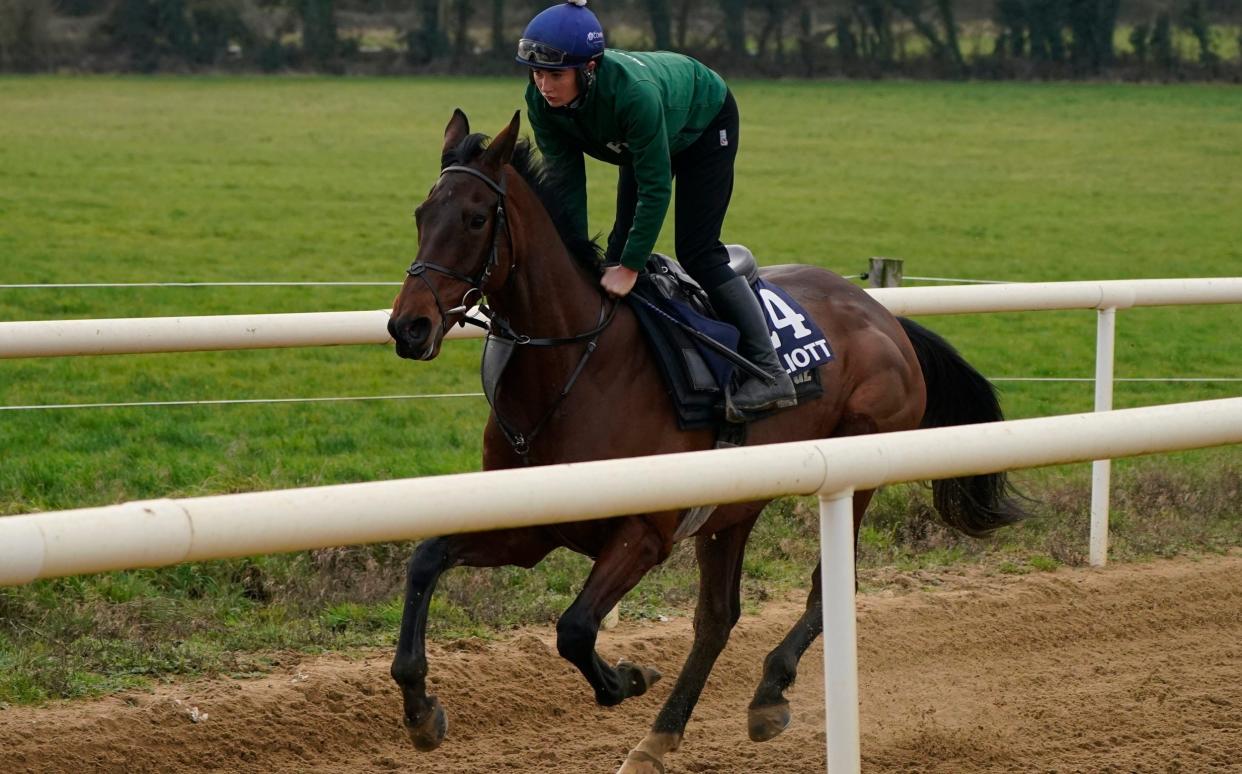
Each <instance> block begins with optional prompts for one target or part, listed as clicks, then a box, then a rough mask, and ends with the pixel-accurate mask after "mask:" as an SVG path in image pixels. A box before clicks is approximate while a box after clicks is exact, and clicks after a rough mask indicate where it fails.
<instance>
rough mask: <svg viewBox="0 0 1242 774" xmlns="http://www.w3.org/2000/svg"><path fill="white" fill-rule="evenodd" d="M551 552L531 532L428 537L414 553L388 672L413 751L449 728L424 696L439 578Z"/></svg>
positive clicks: (526, 562) (530, 561)
mask: <svg viewBox="0 0 1242 774" xmlns="http://www.w3.org/2000/svg"><path fill="white" fill-rule="evenodd" d="M553 547H554V546H553V545H552V544H551V543H549V542H548V541H547V540H545V539H543V538H541V537H539V535H538V533H537V532H535V531H533V530H529V531H526V530H514V531H508V532H499V533H498V532H485V533H475V534H468V535H450V536H448V537H439V538H431V539H430V540H424V541H423V542H422V543H420V544H419V545H418V547H417V548H416V549H415V550H414V555H413V556H411V557H410V562H409V565H408V566H407V571H406V586H405V609H404V611H403V612H402V615H401V635H400V637H399V638H398V640H397V652H396V655H395V656H394V657H393V661H392V668H391V670H390V673H391V674H392V679H393V680H395V681H396V682H397V686H398V687H399V688H400V689H401V698H402V702H403V704H404V707H405V711H404V724H405V729H406V732H407V733H409V735H410V740H411V741H412V742H413V743H414V747H415V748H417V749H419V750H423V751H427V750H434V749H435V748H436V747H439V746H440V743H441V742H442V741H444V734H445V731H446V730H447V728H448V720H447V716H446V715H445V713H444V708H443V707H441V706H440V701H439V700H438V699H437V698H436V697H435V696H428V695H427V682H426V681H427V652H426V636H427V612H428V609H429V608H430V605H431V595H432V593H433V592H434V591H435V587H436V582H437V581H439V579H440V576H441V575H443V574H444V572H445V571H446V570H449V569H451V568H453V567H457V566H460V565H468V566H473V567H499V566H501V565H506V564H516V565H521V566H524V567H533V566H534V565H535V564H536V563H537V562H538V561H539V560H540V559H542V558H543V557H544V556H546V555H547V553H548V552H549V551H551V550H552V548H553Z"/></svg>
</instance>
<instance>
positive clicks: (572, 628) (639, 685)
mask: <svg viewBox="0 0 1242 774" xmlns="http://www.w3.org/2000/svg"><path fill="white" fill-rule="evenodd" d="M666 556H667V551H666V550H665V548H664V542H663V538H661V537H660V535H659V534H658V533H657V532H655V531H654V530H653V529H651V528H650V527H649V526H648V525H647V524H646V522H645V521H644V520H642V519H638V518H630V519H626V520H625V521H623V522H622V523H621V524H620V525H619V526H618V527H617V528H616V530H615V531H614V532H613V535H612V536H611V537H610V538H609V540H608V543H607V545H605V546H604V550H603V551H601V552H600V555H599V558H597V559H596V560H595V566H594V567H592V568H591V573H590V575H588V576H587V579H586V583H584V584H583V586H582V591H581V592H580V593H579V594H578V598H577V599H575V600H574V602H573V604H572V605H570V606H569V609H568V610H566V611H565V612H564V614H563V615H561V618H560V620H559V621H558V622H557V624H556V649H557V651H558V652H559V653H560V654H561V656H562V657H563V658H564V659H565V660H567V661H569V662H570V663H572V664H573V665H574V666H576V667H578V671H580V672H582V675H583V677H585V678H586V679H587V682H588V683H590V684H591V688H593V689H594V690H595V701H596V702H597V703H598V704H600V705H601V706H604V707H611V706H613V705H614V704H620V703H621V702H622V701H624V700H625V699H627V698H629V697H631V696H641V695H642V694H644V693H646V692H647V689H648V688H650V687H651V686H652V685H653V684H654V683H655V681H656V680H659V679H660V673H659V672H657V671H656V670H654V669H649V668H644V667H640V666H638V665H637V664H632V663H630V662H628V661H622V662H620V663H619V664H617V666H616V667H612V666H609V665H608V664H607V663H606V662H605V661H604V660H603V659H601V658H600V657H599V654H598V653H596V652H595V639H596V636H597V635H598V633H599V625H600V621H602V620H603V619H604V616H605V615H607V614H608V612H609V611H610V610H612V608H613V606H615V605H616V604H617V603H618V602H620V601H621V598H622V597H624V596H625V594H626V592H628V591H629V590H630V589H632V588H634V586H636V585H637V584H638V582H639V581H640V580H642V578H643V576H644V575H646V574H647V571H648V570H650V569H651V568H652V567H655V566H656V565H657V564H659V563H660V562H662V561H664V559H665V557H666Z"/></svg>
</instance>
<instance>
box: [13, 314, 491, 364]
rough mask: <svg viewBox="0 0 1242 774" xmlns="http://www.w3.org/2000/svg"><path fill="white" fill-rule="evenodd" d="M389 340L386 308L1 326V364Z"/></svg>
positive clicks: (452, 333) (465, 334)
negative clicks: (22, 360)
mask: <svg viewBox="0 0 1242 774" xmlns="http://www.w3.org/2000/svg"><path fill="white" fill-rule="evenodd" d="M474 316H476V317H477V315H474ZM478 319H482V318H478ZM482 335H483V334H482V331H481V330H480V329H479V328H476V327H474V326H472V325H468V326H464V327H457V326H455V327H453V328H452V329H451V330H449V332H448V334H447V335H446V337H445V338H449V339H455V338H477V337H480V336H482ZM390 342H392V339H391V338H390V337H389V335H388V310H387V309H378V310H373V311H367V312H295V313H288V314H226V315H204V316H201V317H127V318H117V319H105V320H35V321H22V322H0V358H17V357H60V356H64V355H133V354H141V353H149V352H204V351H208V350H225V349H274V348H280V347H323V346H335V345H342V344H388V343H390Z"/></svg>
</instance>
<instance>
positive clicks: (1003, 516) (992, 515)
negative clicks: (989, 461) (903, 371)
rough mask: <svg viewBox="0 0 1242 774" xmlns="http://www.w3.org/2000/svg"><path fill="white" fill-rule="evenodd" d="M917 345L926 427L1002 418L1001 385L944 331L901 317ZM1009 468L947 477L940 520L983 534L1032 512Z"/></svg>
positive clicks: (936, 487) (938, 492)
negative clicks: (980, 369) (970, 360)
mask: <svg viewBox="0 0 1242 774" xmlns="http://www.w3.org/2000/svg"><path fill="white" fill-rule="evenodd" d="M898 320H899V321H900V322H901V327H902V328H904V329H905V331H906V336H908V337H909V339H910V343H911V344H913V345H914V351H915V353H916V354H917V355H918V358H919V366H920V367H921V368H922V370H923V381H924V382H926V383H927V409H926V410H925V411H924V413H923V421H922V427H955V426H957V425H969V424H976V423H979V422H999V421H1001V420H1003V419H1004V418H1005V415H1004V414H1003V413H1002V412H1001V407H1000V401H999V400H998V399H997V397H996V389H995V388H994V387H993V386H992V383H991V382H989V381H988V380H987V379H986V378H984V376H983V375H982V374H980V373H979V372H978V371H976V370H975V369H974V366H972V365H971V364H970V363H967V362H966V360H965V358H963V357H962V356H961V355H960V354H959V353H958V351H957V350H956V349H954V348H953V345H951V344H949V342H947V341H945V340H944V339H943V338H941V337H940V336H939V335H938V334H936V333H933V332H932V331H930V330H928V329H927V328H924V327H923V326H921V325H919V324H918V323H916V322H914V321H912V320H908V319H906V318H904V317H900V318H898ZM1016 496H1017V493H1016V492H1015V491H1014V489H1013V487H1012V486H1011V485H1010V484H1009V480H1008V477H1007V476H1006V474H1005V473H1004V472H1001V473H988V474H986V475H979V476H962V477H960V478H951V479H941V480H938V481H935V482H934V483H933V484H932V501H933V503H934V504H935V506H936V511H937V512H938V513H939V514H940V518H942V519H944V521H945V523H946V524H948V525H949V526H951V527H955V528H957V529H959V530H961V531H962V532H965V533H966V534H968V535H973V536H975V537H982V536H984V535H987V534H988V533H989V532H992V531H993V530H995V529H997V528H999V527H1004V526H1006V525H1008V524H1013V523H1014V522H1017V521H1020V520H1022V519H1023V518H1025V517H1026V515H1027V514H1026V512H1025V510H1023V508H1022V507H1021V506H1020V505H1019V504H1018V502H1017V499H1016Z"/></svg>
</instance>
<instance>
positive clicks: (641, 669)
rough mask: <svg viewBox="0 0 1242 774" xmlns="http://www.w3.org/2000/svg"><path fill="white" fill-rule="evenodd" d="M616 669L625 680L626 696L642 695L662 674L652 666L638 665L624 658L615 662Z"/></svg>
mask: <svg viewBox="0 0 1242 774" xmlns="http://www.w3.org/2000/svg"><path fill="white" fill-rule="evenodd" d="M617 671H618V672H620V673H621V677H622V679H623V680H624V681H625V684H626V692H625V695H626V696H642V695H643V694H644V693H646V692H647V691H648V689H650V688H651V686H653V685H655V684H656V683H658V682H659V681H660V678H661V677H663V676H664V675H662V674H660V670H658V669H655V668H654V667H645V666H639V665H638V664H635V663H634V662H633V661H626V660H625V659H622V660H620V661H618V662H617Z"/></svg>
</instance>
